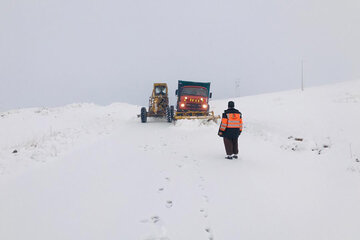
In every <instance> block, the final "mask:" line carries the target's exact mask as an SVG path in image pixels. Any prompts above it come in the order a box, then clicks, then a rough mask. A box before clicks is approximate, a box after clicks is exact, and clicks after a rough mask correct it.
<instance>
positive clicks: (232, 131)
mask: <svg viewBox="0 0 360 240" xmlns="http://www.w3.org/2000/svg"><path fill="white" fill-rule="evenodd" d="M242 125H243V121H242V115H241V112H239V110H237V109H235V103H234V102H233V101H229V102H228V109H227V110H225V111H224V113H223V115H222V119H221V124H220V128H219V132H218V135H219V136H220V137H222V138H223V139H224V145H225V151H226V157H225V158H226V159H233V158H234V159H237V158H238V153H239V147H238V138H239V136H240V134H241V132H242Z"/></svg>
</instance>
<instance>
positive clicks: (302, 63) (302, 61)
mask: <svg viewBox="0 0 360 240" xmlns="http://www.w3.org/2000/svg"><path fill="white" fill-rule="evenodd" d="M301 91H304V60H303V59H301Z"/></svg>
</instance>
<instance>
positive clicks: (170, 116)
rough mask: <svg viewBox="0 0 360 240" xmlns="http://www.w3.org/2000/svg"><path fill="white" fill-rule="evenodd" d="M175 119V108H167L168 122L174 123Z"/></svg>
mask: <svg viewBox="0 0 360 240" xmlns="http://www.w3.org/2000/svg"><path fill="white" fill-rule="evenodd" d="M173 118H174V107H173V106H171V107H167V108H166V120H167V121H168V122H172V120H173Z"/></svg>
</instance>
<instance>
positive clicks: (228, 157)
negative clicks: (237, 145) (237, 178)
mask: <svg viewBox="0 0 360 240" xmlns="http://www.w3.org/2000/svg"><path fill="white" fill-rule="evenodd" d="M225 159H229V160H231V159H233V157H232V156H231V155H227V156H226V157H225Z"/></svg>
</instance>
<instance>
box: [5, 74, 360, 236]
mask: <svg viewBox="0 0 360 240" xmlns="http://www.w3.org/2000/svg"><path fill="white" fill-rule="evenodd" d="M231 100H233V99H231ZM227 101H228V100H221V101H213V102H212V103H211V107H212V108H213V110H214V111H215V112H216V113H217V114H221V112H222V111H223V110H224V109H225V107H226V106H227ZM235 106H236V108H238V109H239V110H240V111H241V112H242V113H243V118H244V123H245V129H244V132H243V134H242V135H241V136H240V139H239V148H240V154H239V155H240V158H239V159H237V160H231V161H230V160H225V159H224V156H225V151H224V147H223V143H222V139H221V138H219V137H218V136H217V130H218V124H213V123H210V124H205V125H204V124H201V122H199V121H178V122H177V123H176V124H169V123H167V122H166V121H161V120H160V121H159V120H150V121H149V122H148V123H146V124H143V123H140V120H139V119H137V118H136V114H138V113H139V111H140V106H133V105H129V104H121V103H118V104H112V105H110V106H106V107H102V106H97V105H93V104H72V105H68V106H64V107H59V108H51V109H47V108H33V109H21V110H14V111H9V112H2V113H0V136H1V137H0V199H1V200H0V239H6V240H15V239H16V240H17V239H36V240H40V239H44V240H45V239H52V240H55V239H61V240H63V239H74V240H75V239H76V240H79V239H124V240H132V239H134V240H160V239H161V240H184V239H194V240H201V239H204V240H206V239H207V240H209V239H214V240H216V239H221V240H228V239H229V240H233V239H244V240H247V239H259V240H263V239H274V240H289V239H292V240H293V239H299V240H300V239H301V240H305V239H306V240H312V239H314V240H320V239H324V240H325V239H326V240H339V239H347V240H350V239H351V240H357V239H359V238H360V228H359V226H358V223H359V221H360V204H359V202H360V136H359V133H360V125H359V122H360V81H354V82H345V83H339V84H334V85H328V86H322V87H316V88H311V89H306V90H305V91H304V92H300V91H287V92H280V93H273V94H265V95H258V96H251V97H244V98H238V99H235Z"/></svg>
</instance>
